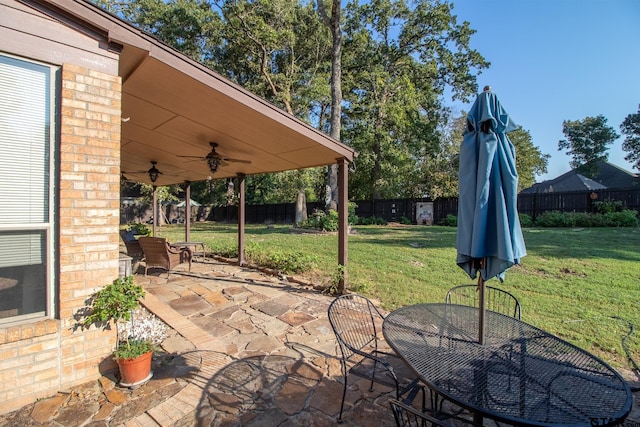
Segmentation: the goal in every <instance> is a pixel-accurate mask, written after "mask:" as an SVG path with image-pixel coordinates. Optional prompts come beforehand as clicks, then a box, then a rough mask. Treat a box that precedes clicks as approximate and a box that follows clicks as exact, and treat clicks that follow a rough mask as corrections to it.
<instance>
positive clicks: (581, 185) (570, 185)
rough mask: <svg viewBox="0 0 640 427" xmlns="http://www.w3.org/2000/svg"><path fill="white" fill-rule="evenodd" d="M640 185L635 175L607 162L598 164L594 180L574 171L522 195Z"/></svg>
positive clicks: (527, 190)
mask: <svg viewBox="0 0 640 427" xmlns="http://www.w3.org/2000/svg"><path fill="white" fill-rule="evenodd" d="M634 185H640V178H639V177H638V175H637V174H633V173H631V172H628V171H625V170H624V169H622V168H620V167H618V166H615V165H612V164H611V163H609V162H605V161H600V162H598V174H597V175H596V176H595V177H594V179H590V178H587V177H586V176H584V175H581V174H580V173H578V172H577V171H576V170H575V169H574V170H570V171H569V172H566V173H564V174H562V175H560V176H559V177H557V178H554V179H550V180H547V181H543V182H540V183H537V184H534V185H532V186H531V187H529V188H525V189H524V190H522V191H521V193H524V194H531V193H554V192H555V193H559V192H566V191H585V190H604V189H607V188H626V187H632V186H634Z"/></svg>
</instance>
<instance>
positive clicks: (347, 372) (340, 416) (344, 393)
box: [338, 363, 349, 424]
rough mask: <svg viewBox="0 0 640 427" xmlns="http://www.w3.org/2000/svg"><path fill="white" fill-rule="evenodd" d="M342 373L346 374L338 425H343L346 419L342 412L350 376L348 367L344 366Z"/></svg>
mask: <svg viewBox="0 0 640 427" xmlns="http://www.w3.org/2000/svg"><path fill="white" fill-rule="evenodd" d="M342 373H343V374H344V386H343V387H342V402H341V403H340V415H338V424H342V422H343V421H344V418H342V411H343V410H344V399H345V398H346V397H347V375H349V371H347V367H346V365H345V364H344V363H343V364H342Z"/></svg>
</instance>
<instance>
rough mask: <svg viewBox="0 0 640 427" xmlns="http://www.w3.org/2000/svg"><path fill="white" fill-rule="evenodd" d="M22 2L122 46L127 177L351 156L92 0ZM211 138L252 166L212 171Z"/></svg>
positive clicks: (229, 173) (244, 170)
mask: <svg viewBox="0 0 640 427" xmlns="http://www.w3.org/2000/svg"><path fill="white" fill-rule="evenodd" d="M26 1H27V2H29V3H32V4H33V3H40V2H42V3H44V4H49V5H55V6H56V7H58V8H59V9H60V10H61V12H62V13H63V14H64V15H65V16H66V18H67V19H70V20H72V22H75V23H80V25H81V26H82V27H83V28H85V29H86V28H87V26H90V28H91V31H89V32H90V33H91V34H93V35H94V37H96V38H100V39H102V40H100V41H101V42H102V43H104V42H105V41H106V42H107V43H108V46H109V47H110V49H111V50H116V51H119V55H120V59H119V75H120V76H121V77H122V85H123V87H122V120H123V122H122V129H121V138H122V140H121V141H122V151H121V170H122V172H123V173H124V174H125V176H126V177H127V178H128V179H130V180H135V181H138V182H145V183H148V184H150V183H151V181H150V179H149V176H148V174H147V173H146V171H147V170H148V169H150V168H151V162H152V161H155V162H157V166H156V167H157V169H158V170H159V171H160V172H162V174H161V175H160V176H159V177H158V179H157V181H156V182H155V185H158V186H162V185H170V184H179V183H183V182H197V181H203V180H207V179H208V178H209V177H211V178H213V179H218V178H228V177H235V176H237V175H238V174H243V175H254V174H263V173H272V172H279V171H286V170H295V169H303V168H309V167H316V166H325V165H330V164H335V163H337V161H338V159H346V161H347V162H352V161H353V159H354V156H355V152H354V150H353V149H351V148H349V147H347V146H346V145H344V144H341V143H340V142H338V141H336V140H335V139H332V138H330V137H329V136H328V135H326V134H324V133H322V132H320V131H318V130H317V129H315V128H313V127H312V126H310V125H308V124H306V123H304V122H302V121H301V120H298V119H297V118H295V117H294V116H292V115H290V114H288V113H287V112H285V111H283V110H282V109H280V108H278V107H276V106H274V105H272V104H270V103H269V102H267V101H265V100H264V99H262V98H260V97H258V96H256V95H254V94H252V93H251V92H249V91H247V90H245V89H243V88H242V87H240V86H239V85H237V84H235V83H233V82H231V81H230V80H228V79H226V78H224V77H222V76H221V75H219V74H218V73H216V72H214V71H212V70H210V69H209V68H207V67H205V66H204V65H202V64H200V63H198V62H196V61H194V60H192V59H190V58H188V57H187V56H185V55H183V54H181V53H180V52H178V51H176V50H175V49H173V48H171V47H169V46H167V45H165V44H164V43H162V42H160V41H158V40H157V39H155V38H154V37H153V36H151V35H149V34H147V33H145V32H143V31H140V30H139V29H137V28H135V27H134V26H132V25H130V24H128V23H126V22H124V21H122V20H121V19H119V18H117V17H116V16H114V15H111V14H109V13H107V12H105V11H104V10H102V9H100V8H98V7H96V6H95V5H93V4H91V3H88V2H85V1H82V0H35V1H34V0H31V1H29V0H26ZM42 3H41V4H42ZM210 142H215V143H217V144H218V147H217V152H218V153H219V154H221V155H222V156H224V157H228V158H233V159H241V160H246V161H250V162H251V163H240V162H237V163H236V162H229V163H227V164H226V165H222V166H221V167H220V168H219V169H218V171H217V172H216V173H212V172H211V171H210V170H209V167H208V165H207V163H206V161H205V159H204V157H205V156H206V155H207V154H208V153H209V152H210V151H211V146H210ZM180 156H201V157H202V159H197V158H196V159H194V158H188V157H180Z"/></svg>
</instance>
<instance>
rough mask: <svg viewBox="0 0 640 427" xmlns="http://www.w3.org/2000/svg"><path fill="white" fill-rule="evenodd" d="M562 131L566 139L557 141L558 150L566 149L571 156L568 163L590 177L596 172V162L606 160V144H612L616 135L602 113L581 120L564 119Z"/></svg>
mask: <svg viewBox="0 0 640 427" xmlns="http://www.w3.org/2000/svg"><path fill="white" fill-rule="evenodd" d="M562 133H564V135H565V136H566V138H567V139H562V140H560V141H559V142H558V151H562V150H567V154H568V155H570V156H571V157H572V160H571V162H569V164H570V165H571V167H572V168H575V169H580V170H581V171H582V172H583V173H584V174H585V175H587V176H589V177H592V176H594V175H595V173H597V165H596V162H597V161H598V160H607V158H608V154H607V150H608V148H607V146H608V145H611V144H613V141H615V140H616V139H617V138H618V137H619V136H620V135H618V134H617V133H616V132H615V130H614V129H613V128H612V127H611V126H607V119H606V118H605V117H604V116H603V115H599V116H596V117H586V118H584V119H583V120H575V121H571V120H565V121H564V122H562Z"/></svg>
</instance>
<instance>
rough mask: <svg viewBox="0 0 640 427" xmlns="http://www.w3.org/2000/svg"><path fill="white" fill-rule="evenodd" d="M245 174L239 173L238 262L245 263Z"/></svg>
mask: <svg viewBox="0 0 640 427" xmlns="http://www.w3.org/2000/svg"><path fill="white" fill-rule="evenodd" d="M244 178H245V176H244V174H241V173H239V174H238V264H239V265H243V264H244V219H245V218H244V217H245V191H244Z"/></svg>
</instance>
